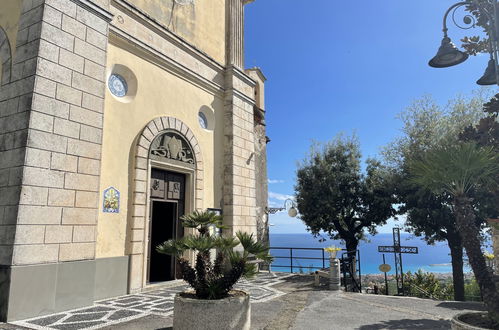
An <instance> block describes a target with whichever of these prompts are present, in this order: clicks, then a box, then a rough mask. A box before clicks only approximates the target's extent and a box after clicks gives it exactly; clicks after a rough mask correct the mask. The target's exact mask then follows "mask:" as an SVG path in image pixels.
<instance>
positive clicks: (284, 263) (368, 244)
mask: <svg viewBox="0 0 499 330" xmlns="http://www.w3.org/2000/svg"><path fill="white" fill-rule="evenodd" d="M400 242H401V245H402V246H416V247H418V252H419V253H418V254H403V255H402V266H403V271H404V273H405V272H408V271H411V272H416V271H418V270H419V269H421V270H423V271H425V272H433V273H451V272H452V266H451V257H450V250H449V247H448V245H447V243H446V242H437V243H435V245H428V244H427V243H426V242H425V241H424V240H422V239H421V238H419V237H415V236H414V235H411V234H408V233H401V234H400ZM331 245H336V246H338V247H341V248H345V245H344V244H341V242H340V241H333V240H329V239H328V240H327V241H325V242H322V243H321V242H319V240H318V238H314V237H313V236H312V235H311V234H309V233H303V234H272V233H271V234H270V246H271V250H270V253H271V255H272V256H274V257H275V259H274V262H273V263H272V265H271V267H272V268H271V269H272V270H273V271H281V272H291V267H290V260H289V259H287V258H286V257H289V256H290V254H291V251H290V250H289V249H275V248H277V247H279V248H283V247H284V248H290V247H293V248H319V249H323V248H325V247H328V246H331ZM381 245H384V246H392V245H393V235H392V234H391V233H390V234H385V233H383V234H377V235H375V236H368V237H367V239H366V240H365V241H361V242H360V244H359V250H360V265H361V272H362V274H382V273H381V271H380V270H379V266H380V265H381V264H383V253H379V252H378V246H381ZM292 254H293V258H294V259H293V272H308V271H310V270H316V269H310V268H306V267H317V268H322V267H323V266H325V267H329V262H328V260H327V259H328V254H327V253H325V256H326V261H325V262H324V265H323V261H322V250H293V251H292ZM384 255H385V262H386V263H387V264H389V265H390V266H391V269H392V270H391V271H390V272H388V274H394V273H395V260H394V255H393V253H385V254H384ZM338 257H341V253H338ZM306 258H321V260H315V259H306ZM464 271H465V272H470V271H471V269H470V268H469V267H468V266H465V267H464Z"/></svg>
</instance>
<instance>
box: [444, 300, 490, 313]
mask: <svg viewBox="0 0 499 330" xmlns="http://www.w3.org/2000/svg"><path fill="white" fill-rule="evenodd" d="M437 307H443V308H449V309H453V310H472V311H484V310H485V306H484V305H482V304H481V303H476V302H475V303H473V302H459V301H444V302H441V303H440V304H438V305H437Z"/></svg>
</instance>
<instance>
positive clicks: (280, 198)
mask: <svg viewBox="0 0 499 330" xmlns="http://www.w3.org/2000/svg"><path fill="white" fill-rule="evenodd" d="M269 198H272V199H277V200H278V201H285V200H286V199H292V200H294V199H295V197H294V196H292V195H285V194H279V193H276V192H273V191H269Z"/></svg>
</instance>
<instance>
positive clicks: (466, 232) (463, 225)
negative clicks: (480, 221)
mask: <svg viewBox="0 0 499 330" xmlns="http://www.w3.org/2000/svg"><path fill="white" fill-rule="evenodd" d="M454 203H455V214H456V224H457V229H458V231H459V233H460V234H461V238H462V239H463V245H464V248H465V250H466V254H467V255H468V259H469V263H470V265H471V268H472V269H473V273H474V274H475V278H476V280H477V282H478V285H479V287H480V292H481V293H482V296H483V302H484V303H485V307H486V308H487V311H488V313H489V317H490V318H491V319H493V320H494V321H496V322H497V323H499V292H498V291H497V288H496V285H495V283H494V279H493V276H492V273H491V272H490V271H489V269H488V268H487V265H486V263H485V257H484V256H483V253H482V248H481V245H480V238H479V237H480V231H479V229H478V227H477V226H476V224H475V214H474V212H473V209H472V208H471V200H470V199H469V198H467V197H465V196H457V197H456V198H455V201H454Z"/></svg>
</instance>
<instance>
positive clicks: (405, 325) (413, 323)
mask: <svg viewBox="0 0 499 330" xmlns="http://www.w3.org/2000/svg"><path fill="white" fill-rule="evenodd" d="M376 329H428V330H429V329H450V322H449V321H446V320H438V321H437V320H430V319H419V320H410V319H402V320H390V321H383V322H380V323H376V324H369V325H363V326H361V327H360V328H359V330H376Z"/></svg>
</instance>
